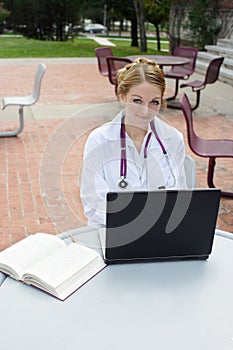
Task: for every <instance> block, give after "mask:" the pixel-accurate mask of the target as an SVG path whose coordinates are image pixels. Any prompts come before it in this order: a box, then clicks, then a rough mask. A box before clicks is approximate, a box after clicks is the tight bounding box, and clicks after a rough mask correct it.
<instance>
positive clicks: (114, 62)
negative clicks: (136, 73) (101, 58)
mask: <svg viewBox="0 0 233 350" xmlns="http://www.w3.org/2000/svg"><path fill="white" fill-rule="evenodd" d="M128 63H132V61H131V60H130V59H129V58H123V57H115V56H108V57H107V66H108V78H109V81H110V83H111V84H112V85H114V86H115V94H116V95H117V85H118V84H117V71H118V70H119V69H121V68H123V67H125V66H126V65H127V64H128Z"/></svg>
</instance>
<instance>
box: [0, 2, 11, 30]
mask: <svg viewBox="0 0 233 350" xmlns="http://www.w3.org/2000/svg"><path fill="white" fill-rule="evenodd" d="M9 14H10V11H8V10H6V9H5V8H4V4H3V3H2V2H0V33H1V34H2V33H3V23H4V21H5V19H6V18H7V17H8V16H9Z"/></svg>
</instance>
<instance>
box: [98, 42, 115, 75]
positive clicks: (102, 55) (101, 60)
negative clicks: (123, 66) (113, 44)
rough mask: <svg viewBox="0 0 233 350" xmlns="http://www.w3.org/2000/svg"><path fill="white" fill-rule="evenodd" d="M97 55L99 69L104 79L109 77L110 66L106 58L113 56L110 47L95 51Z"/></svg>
mask: <svg viewBox="0 0 233 350" xmlns="http://www.w3.org/2000/svg"><path fill="white" fill-rule="evenodd" d="M95 54H96V57H97V61H98V68H99V72H100V74H102V75H103V76H104V77H108V66H107V60H106V58H107V57H108V56H113V53H112V50H111V48H110V47H99V48H96V49H95Z"/></svg>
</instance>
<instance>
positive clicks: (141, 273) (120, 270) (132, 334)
mask: <svg viewBox="0 0 233 350" xmlns="http://www.w3.org/2000/svg"><path fill="white" fill-rule="evenodd" d="M232 268H233V240H230V239H228V238H225V237H220V236H215V239H214V247H213V252H212V254H211V256H210V258H209V259H208V260H207V261H182V262H154V263H138V264H122V265H112V266H108V267H107V268H106V269H104V270H103V271H102V272H101V273H100V274H98V275H97V276H96V277H95V278H93V279H92V280H91V281H89V282H88V283H87V284H86V285H84V286H83V287H82V288H80V289H79V290H78V291H77V292H76V293H75V294H73V295H72V296H71V297H69V298H68V299H67V300H66V301H65V302H61V301H59V300H57V299H55V298H54V297H52V296H49V295H48V294H46V293H44V292H42V291H40V290H38V289H36V288H33V287H31V286H27V285H24V284H22V283H20V282H16V281H15V280H13V279H11V278H7V279H6V280H5V281H4V282H3V284H2V286H1V288H0V310H1V313H0V317H1V327H0V345H1V349H3V350H11V349H18V350H21V349H22V350H29V349H30V350H31V349H33V350H42V349H43V350H53V349H54V350H55V349H56V350H61V349H62V350H64V349H67V350H73V349H74V350H77V349H81V350H87V349H90V350H94V349H97V350H105V349H107V350H109V349H111V350H113V349H117V350H118V349H119V350H120V349H121V350H124V349H130V350H131V349H134V350H137V349H140V350H142V349H160V350H167V349H179V350H183V349H185V350H186V349H188V350H192V349H193V350H202V349H205V350H210V349H211V350H215V349H216V350H228V349H233V294H232V293H233V278H232Z"/></svg>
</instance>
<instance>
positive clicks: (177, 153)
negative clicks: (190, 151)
mask: <svg viewBox="0 0 233 350" xmlns="http://www.w3.org/2000/svg"><path fill="white" fill-rule="evenodd" d="M178 134H179V139H178V138H177V142H176V145H175V147H174V149H173V152H174V153H173V156H174V159H175V162H176V166H177V183H176V187H177V188H181V189H182V188H183V189H185V188H187V181H186V173H185V168H184V159H185V155H186V149H185V144H184V140H183V135H182V134H181V133H180V132H178Z"/></svg>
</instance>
